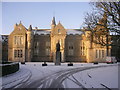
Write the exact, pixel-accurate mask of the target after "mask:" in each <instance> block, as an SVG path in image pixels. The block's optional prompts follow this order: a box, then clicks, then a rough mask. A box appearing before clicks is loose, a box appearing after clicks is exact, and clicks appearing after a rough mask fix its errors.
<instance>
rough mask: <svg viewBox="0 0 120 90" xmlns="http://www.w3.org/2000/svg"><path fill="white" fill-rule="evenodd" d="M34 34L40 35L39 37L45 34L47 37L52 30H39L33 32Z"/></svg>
mask: <svg viewBox="0 0 120 90" xmlns="http://www.w3.org/2000/svg"><path fill="white" fill-rule="evenodd" d="M33 32H34V34H38V35H41V34H44V35H47V34H50V32H51V31H50V29H37V30H33Z"/></svg>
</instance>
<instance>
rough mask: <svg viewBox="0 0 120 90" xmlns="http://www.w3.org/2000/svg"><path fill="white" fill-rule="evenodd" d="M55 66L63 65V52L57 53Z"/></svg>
mask: <svg viewBox="0 0 120 90" xmlns="http://www.w3.org/2000/svg"><path fill="white" fill-rule="evenodd" d="M55 65H61V52H60V51H57V52H56V61H55Z"/></svg>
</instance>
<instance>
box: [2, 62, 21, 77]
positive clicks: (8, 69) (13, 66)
mask: <svg viewBox="0 0 120 90" xmlns="http://www.w3.org/2000/svg"><path fill="white" fill-rule="evenodd" d="M0 70H1V71H2V72H0V76H5V75H8V74H11V73H14V72H16V71H18V70H19V63H16V62H15V63H9V64H1V65H0Z"/></svg>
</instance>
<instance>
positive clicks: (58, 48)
mask: <svg viewBox="0 0 120 90" xmlns="http://www.w3.org/2000/svg"><path fill="white" fill-rule="evenodd" d="M57 51H60V43H59V42H58V43H57V44H56V52H57Z"/></svg>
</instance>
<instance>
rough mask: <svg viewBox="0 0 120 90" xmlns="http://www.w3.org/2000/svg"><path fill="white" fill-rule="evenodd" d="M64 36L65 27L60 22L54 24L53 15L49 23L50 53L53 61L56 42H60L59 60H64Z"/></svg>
mask: <svg viewBox="0 0 120 90" xmlns="http://www.w3.org/2000/svg"><path fill="white" fill-rule="evenodd" d="M65 38H66V29H65V28H64V27H63V26H62V24H61V23H60V22H59V23H58V24H57V25H56V22H55V17H53V20H52V24H51V54H52V56H53V61H54V62H55V59H56V44H57V43H58V42H59V43H60V52H61V61H62V62H64V61H65V53H64V52H65Z"/></svg>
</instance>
